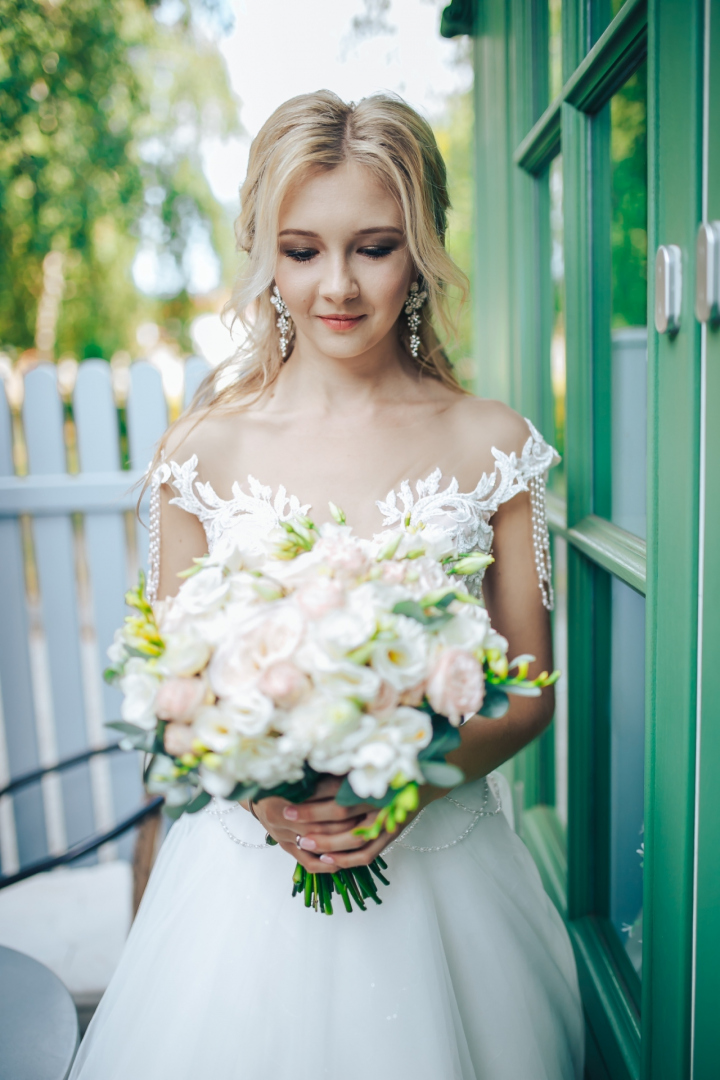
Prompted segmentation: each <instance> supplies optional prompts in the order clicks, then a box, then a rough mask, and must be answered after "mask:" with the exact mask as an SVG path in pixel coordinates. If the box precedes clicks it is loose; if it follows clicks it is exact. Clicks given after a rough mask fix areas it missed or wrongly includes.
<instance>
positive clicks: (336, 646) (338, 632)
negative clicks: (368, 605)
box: [311, 608, 375, 659]
mask: <svg viewBox="0 0 720 1080" xmlns="http://www.w3.org/2000/svg"><path fill="white" fill-rule="evenodd" d="M311 632H312V637H313V639H314V641H315V642H316V643H317V644H318V645H320V647H321V648H323V649H325V650H326V651H327V653H328V654H329V655H330V656H334V657H337V658H338V659H339V658H341V657H343V656H347V654H348V653H349V652H352V651H353V649H357V648H359V647H360V646H361V645H364V644H365V643H366V642H367V641H368V640H369V639H370V638H371V637H372V635H373V634H374V632H375V617H374V614H373V612H372V611H368V610H367V609H365V610H360V611H348V609H347V608H343V609H342V610H339V611H331V612H330V613H329V615H325V617H324V618H322V619H321V620H320V621H319V622H318V623H316V624H315V625H314V626H313V627H312V631H311Z"/></svg>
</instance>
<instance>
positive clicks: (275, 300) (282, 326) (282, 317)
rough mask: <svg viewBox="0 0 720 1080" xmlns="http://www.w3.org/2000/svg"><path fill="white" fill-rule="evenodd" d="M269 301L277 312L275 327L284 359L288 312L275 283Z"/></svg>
mask: <svg viewBox="0 0 720 1080" xmlns="http://www.w3.org/2000/svg"><path fill="white" fill-rule="evenodd" d="M270 303H271V304H272V306H273V307H274V308H275V310H276V311H277V313H278V317H277V328H278V330H279V331H280V355H281V356H282V358H283V360H284V359H285V357H286V356H287V350H288V341H289V340H290V312H289V311H288V309H287V304H286V303H285V301H284V300H283V298H282V296H281V295H280V290H279V289H278V287H277V285H273V291H272V296H271V297H270Z"/></svg>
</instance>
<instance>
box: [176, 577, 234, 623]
mask: <svg viewBox="0 0 720 1080" xmlns="http://www.w3.org/2000/svg"><path fill="white" fill-rule="evenodd" d="M229 587H230V586H229V581H228V578H227V577H226V575H225V574H224V573H223V571H222V569H221V567H219V566H206V567H205V568H204V569H203V570H199V571H198V573H197V574H193V576H192V577H190V578H186V580H185V581H184V582H183V584H182V585H181V586H180V588H179V590H178V594H177V596H176V598H175V603H176V604H177V606H178V607H179V608H180V609H181V610H182V611H184V612H185V613H186V614H187V615H204V614H205V613H206V612H209V611H212V610H213V609H214V608H217V607H219V606H220V604H222V602H223V601H224V600H225V597H226V596H227V593H228V589H229Z"/></svg>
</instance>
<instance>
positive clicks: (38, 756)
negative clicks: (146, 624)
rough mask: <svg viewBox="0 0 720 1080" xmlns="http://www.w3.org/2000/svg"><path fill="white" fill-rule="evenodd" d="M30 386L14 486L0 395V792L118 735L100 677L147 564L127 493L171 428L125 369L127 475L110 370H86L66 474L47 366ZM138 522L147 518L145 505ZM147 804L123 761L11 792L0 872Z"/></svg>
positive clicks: (109, 694)
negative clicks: (74, 468)
mask: <svg viewBox="0 0 720 1080" xmlns="http://www.w3.org/2000/svg"><path fill="white" fill-rule="evenodd" d="M206 371H207V364H206V363H205V361H204V360H200V359H199V358H196V357H193V358H191V359H190V360H188V361H187V363H186V365H185V390H184V401H185V404H187V402H188V401H189V400H190V398H191V396H192V394H193V392H194V390H195V389H196V387H197V385H198V383H199V382H200V380H201V379H202V377H203V376H204V374H205V373H206ZM24 390H25V392H24V403H23V409H22V418H21V421H22V429H23V434H24V440H25V445H26V447H27V460H28V475H27V476H16V475H15V471H14V466H13V452H12V439H13V432H12V418H11V412H10V408H9V405H8V402H7V399H6V396H5V393H4V388H2V387H0V604H1V605H2V607H1V610H2V615H1V617H0V702H1V705H2V707H1V710H0V788H1V787H3V786H4V785H5V784H6V783H7V782H8V781H9V780H11V779H13V778H15V777H17V776H20V775H22V774H24V773H27V772H29V771H31V770H33V769H36V768H39V767H41V766H47V765H51V764H55V763H56V762H57V761H58V760H60V759H62V758H65V757H69V756H70V755H73V754H77V753H80V752H82V751H83V750H85V749H88V748H90V747H98V746H102V745H105V744H107V742H108V741H113V739H114V736H113V735H112V734H111V733H110V732H109V731H108V729H107V728H105V727H104V724H105V723H106V721H108V720H113V719H117V718H118V716H119V705H120V700H119V692H118V691H117V690H116V689H115V688H113V687H110V686H108V685H106V684H105V683H104V682H103V681H102V669H103V667H104V666H105V654H106V650H107V647H108V645H109V644H110V642H111V641H112V637H113V633H114V631H115V629H116V627H117V626H119V625H120V623H121V622H122V619H123V617H124V615H125V613H126V609H125V604H124V599H123V597H124V593H125V590H126V589H127V588H128V586H129V585H130V584H134V583H135V582H136V581H137V569H138V567H139V566H145V565H146V561H147V547H148V533H147V528H146V527H145V526H144V525H142V524H140V523H139V522H138V521H137V519H136V518H135V517H134V510H135V506H136V503H137V498H138V490H139V489H134V485H135V483H136V481H137V480H138V479H139V478H140V477H141V476H142V474H143V472H144V471H145V469H146V467H147V464H148V462H149V461H150V459H151V457H152V454H153V449H154V447H155V444H156V443H157V440H158V439H159V438H160V436H161V435H162V433H163V432H164V430H165V428H166V427H167V423H168V406H167V402H166V399H165V396H164V393H163V387H162V381H161V377H160V374H159V372H158V371H157V370H156V369H155V368H154V367H152V366H151V365H150V364H148V363H146V362H143V361H140V362H138V363H136V364H133V365H132V367H131V369H130V388H129V394H128V401H127V429H128V441H129V457H130V469H129V470H127V469H126V470H123V469H122V468H121V452H120V438H119V434H120V429H119V422H118V410H117V406H116V403H115V401H114V398H113V390H112V384H111V373H110V367H109V364H107V363H106V362H105V361H103V360H88V361H85V362H83V363H82V364H81V365H80V367H79V369H78V375H77V381H76V385H75V389H74V393H73V399H72V411H73V417H74V424H75V429H76V437H77V450H78V457H79V463H80V471H79V472H78V473H73V474H70V473H69V472H68V470H67V459H68V454H67V446H66V442H65V430H66V425H65V422H64V416H63V403H62V399H61V397H60V394H59V392H58V384H57V378H56V370H55V368H54V367H53V366H52V365H49V364H48V365H42V366H40V367H38V368H36V369H34V370H33V371H31V372H30V373H29V374H28V375H27V377H26V379H25V388H24ZM142 516H143V518H144V520H145V521H147V505H145V509H144V512H143V515H142ZM35 580H36V582H37V584H36V587H35V584H34V583H35ZM28 583H30V586H31V587H29V584H28ZM141 800H142V791H141V784H140V775H139V768H138V762H137V759H136V758H135V756H134V755H130V754H127V755H126V754H113V755H111V756H110V757H109V758H104V757H100V758H94V759H93V760H92V761H91V762H90V763H88V764H82V765H79V766H77V767H75V768H73V769H71V770H68V771H67V772H66V773H64V774H62V775H56V776H52V775H51V776H48V777H46V778H45V779H44V780H43V781H42V784H41V785H32V786H31V787H28V788H26V789H23V790H20V791H18V792H17V793H16V794H14V795H8V796H5V797H4V798H2V799H1V800H0V869H1V871H2V873H3V874H10V873H13V872H14V871H15V870H16V869H18V868H19V867H22V866H25V865H27V864H28V863H31V862H34V861H36V860H37V859H41V858H43V857H44V856H46V855H48V854H50V855H56V854H60V853H61V852H63V851H64V850H66V848H67V847H68V846H69V845H72V844H73V843H75V842H77V841H79V840H82V839H84V838H86V837H88V836H89V835H90V834H92V833H93V832H95V831H99V830H103V829H106V828H109V827H111V826H112V825H114V824H115V823H116V822H117V821H118V820H120V818H121V817H122V816H123V815H125V814H127V813H129V812H131V811H132V810H133V809H136V808H137V807H139V805H140V803H141ZM130 844H131V838H130V837H126V838H125V839H124V840H123V841H121V842H120V844H119V845H118V847H117V848H115V849H113V851H112V852H111V853H110V854H111V855H112V854H116V853H117V851H118V849H119V851H120V854H122V855H128V854H129V851H130ZM104 856H105V857H108V852H107V851H105V853H104ZM101 857H102V854H101Z"/></svg>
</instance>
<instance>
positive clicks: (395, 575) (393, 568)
mask: <svg viewBox="0 0 720 1080" xmlns="http://www.w3.org/2000/svg"><path fill="white" fill-rule="evenodd" d="M380 566H381V568H382V580H383V581H386V582H387V583H388V585H402V583H403V581H404V580H405V563H402V562H391V561H390V560H385V562H382V563H381V564H380Z"/></svg>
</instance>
